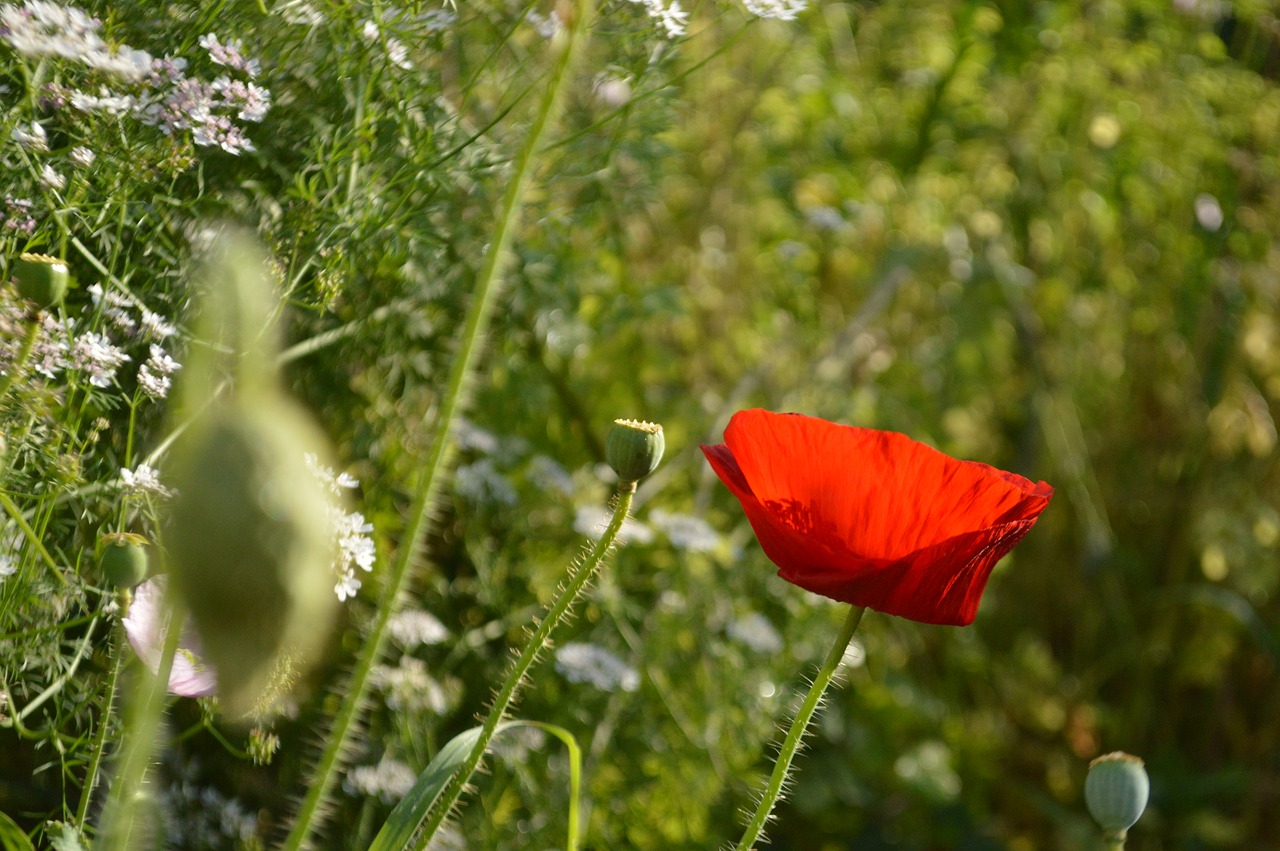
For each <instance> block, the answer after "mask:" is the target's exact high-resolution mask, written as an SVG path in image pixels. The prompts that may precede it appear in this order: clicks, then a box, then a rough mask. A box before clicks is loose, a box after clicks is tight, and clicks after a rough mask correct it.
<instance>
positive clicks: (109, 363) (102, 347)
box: [70, 331, 130, 388]
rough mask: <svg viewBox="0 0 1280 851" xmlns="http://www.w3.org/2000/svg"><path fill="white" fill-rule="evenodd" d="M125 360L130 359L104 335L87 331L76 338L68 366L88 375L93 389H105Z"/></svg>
mask: <svg viewBox="0 0 1280 851" xmlns="http://www.w3.org/2000/svg"><path fill="white" fill-rule="evenodd" d="M127 360H130V357H129V356H128V355H126V354H125V353H124V350H123V349H121V348H120V347H119V346H114V345H112V344H111V341H110V340H108V339H107V337H106V335H104V334H97V333H94V332H93V331H89V332H87V333H84V334H81V335H80V336H79V337H77V338H76V342H75V346H74V347H72V349H71V363H70V366H71V367H72V368H74V369H79V370H82V371H83V372H85V373H88V375H89V383H90V384H92V385H93V386H94V387H103V388H105V387H110V386H111V382H112V381H114V380H115V377H116V370H117V369H118V368H119V367H120V365H121V364H122V363H124V362H125V361H127Z"/></svg>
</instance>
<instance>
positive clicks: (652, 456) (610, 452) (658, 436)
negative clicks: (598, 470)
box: [604, 420, 666, 485]
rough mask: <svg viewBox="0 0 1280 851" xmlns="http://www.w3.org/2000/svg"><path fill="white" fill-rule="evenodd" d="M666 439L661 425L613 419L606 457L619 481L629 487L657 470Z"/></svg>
mask: <svg viewBox="0 0 1280 851" xmlns="http://www.w3.org/2000/svg"><path fill="white" fill-rule="evenodd" d="M665 448H666V440H665V439H664V438H663V436H662V426H660V425H658V424H657V423H649V422H641V421H638V420H614V421H613V428H612V429H610V430H609V437H608V439H607V440H606V441H605V447H604V454H605V458H606V460H608V462H609V466H610V467H612V468H613V471H614V472H615V473H617V474H618V481H619V483H621V484H624V485H627V484H632V483H635V482H638V481H640V480H641V479H643V478H644V477H645V476H647V475H649V474H650V473H652V472H653V471H654V470H656V469H657V468H658V463H659V462H660V461H662V452H663V450H664V449H665Z"/></svg>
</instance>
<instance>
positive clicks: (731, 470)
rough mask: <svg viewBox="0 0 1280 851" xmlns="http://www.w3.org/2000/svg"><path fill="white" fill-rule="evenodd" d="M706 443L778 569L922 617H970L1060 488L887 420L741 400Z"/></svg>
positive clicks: (849, 597) (850, 599)
mask: <svg viewBox="0 0 1280 851" xmlns="http://www.w3.org/2000/svg"><path fill="white" fill-rule="evenodd" d="M724 438H725V442H724V443H722V444H718V445H715V446H707V445H704V446H703V447H702V451H703V452H704V453H705V454H706V456H707V460H708V461H709V462H710V463H711V467H712V469H714V470H715V472H716V475H718V476H719V477H720V480H721V481H723V482H724V483H725V485H726V486H727V487H728V488H729V490H730V491H732V492H733V495H734V496H736V497H737V498H738V501H739V502H741V503H742V508H743V510H744V511H745V512H746V514H747V519H748V520H749V521H750V522H751V526H752V528H753V529H754V530H755V533H756V537H757V538H759V540H760V546H761V547H762V548H763V549H764V552H765V555H767V556H768V557H769V558H770V560H772V561H773V563H774V564H776V565H778V567H779V571H778V575H779V576H781V577H782V578H783V579H785V580H787V581H788V582H791V583H794V584H796V585H799V586H800V587H801V588H805V589H807V590H809V591H813V592H815V593H817V594H822V595H823V596H825V597H830V598H831V599H833V600H839V601H841V602H844V603H851V604H853V605H856V606H867V607H870V608H872V609H876V610H877V611H881V612H885V613H886V614H891V615H898V616H900V617H904V618H908V619H910V620H914V621H919V622H921V623H934V624H948V625H954V626H966V625H968V624H970V623H972V622H973V619H974V616H975V615H976V614H977V611H978V601H979V600H980V599H981V597H982V591H983V589H984V588H985V587H986V584H987V578H988V577H989V576H990V575H991V570H992V568H993V567H994V566H995V564H996V562H998V561H999V560H1000V559H1001V558H1002V557H1003V556H1004V555H1005V554H1006V553H1007V552H1009V550H1011V549H1013V547H1014V546H1015V545H1016V544H1017V543H1018V542H1019V541H1021V540H1022V538H1023V536H1024V535H1026V534H1027V532H1029V531H1030V530H1031V527H1032V526H1033V525H1035V522H1036V518H1038V517H1039V516H1040V512H1042V511H1043V510H1044V509H1045V506H1047V505H1048V504H1049V498H1050V497H1051V496H1052V495H1053V488H1051V487H1050V486H1049V485H1048V484H1046V483H1044V482H1039V483H1037V484H1032V483H1031V482H1030V481H1028V480H1027V479H1024V478H1023V477H1022V476H1019V475H1016V474H1014V473H1006V472H1004V471H1002V470H997V469H995V468H994V467H989V466H987V465H986V464H980V463H977V462H974V461H958V460H956V459H955V458H951V457H949V456H947V455H944V454H943V453H941V452H939V451H937V450H936V449H933V448H931V447H929V446H926V445H924V444H923V443H918V442H916V441H914V440H912V439H911V438H909V437H907V436H905V435H902V434H898V433H896V432H890V431H877V430H874V429H866V428H856V427H853V426H845V425H837V424H836V423H831V422H827V421H826V420H821V419H817V418H815V417H807V416H803V415H800V414H775V413H771V412H769V411H762V410H749V411H739V412H738V413H736V414H734V415H733V418H732V419H731V420H730V421H729V426H728V428H726V429H725V433H724Z"/></svg>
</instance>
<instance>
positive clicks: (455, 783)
mask: <svg viewBox="0 0 1280 851" xmlns="http://www.w3.org/2000/svg"><path fill="white" fill-rule="evenodd" d="M634 494H635V483H634V482H632V483H630V485H629V486H626V487H625V488H619V491H618V497H617V502H616V503H615V505H614V509H613V518H612V519H611V520H610V521H609V526H608V528H607V529H605V532H604V534H603V535H601V536H600V540H599V541H597V542H596V545H595V547H593V548H592V550H591V552H590V554H588V555H587V557H586V558H585V559H584V560H583V561H582V562H581V563H580V564H578V565H576V566H575V567H574V568H572V569H571V570H570V573H569V578H568V580H567V581H566V582H565V584H564V586H563V587H562V588H561V589H560V594H559V595H558V596H557V597H556V599H555V602H553V603H552V604H551V607H550V608H549V609H547V613H546V615H544V616H543V618H542V619H541V620H540V621H538V626H537V628H536V629H535V630H534V631H533V635H531V636H529V640H528V641H527V642H526V643H525V645H524V648H523V649H522V650H521V651H520V655H519V656H518V657H517V658H516V661H515V663H514V664H513V665H512V666H511V670H510V671H508V672H507V677H506V679H505V680H504V681H503V683H502V687H501V688H499V689H498V694H497V697H495V698H494V700H493V706H492V707H491V708H490V709H489V714H488V715H487V716H486V717H485V719H484V724H483V726H482V727H481V728H480V737H479V738H478V739H476V743H475V745H473V746H472V748H471V752H470V753H469V754H467V758H466V760H465V761H464V762H463V763H462V765H461V766H459V767H458V773H457V774H455V775H453V779H452V780H450V781H449V785H448V786H446V787H445V788H444V791H443V792H441V793H440V799H439V800H438V801H437V802H436V805H435V807H434V808H433V809H432V811H431V816H430V818H429V819H428V820H427V826H426V828H424V829H423V831H422V833H421V834H420V835H419V836H418V841H417V843H416V844H415V845H414V846H413V847H414V849H415V851H421V849H423V848H426V847H427V843H428V842H430V841H431V838H432V837H433V836H435V833H436V831H437V830H439V828H440V825H441V824H443V823H444V820H445V819H446V818H447V817H448V815H449V813H450V812H451V811H452V810H453V806H454V804H455V803H457V801H458V798H459V797H460V796H461V795H462V790H463V789H465V788H466V786H467V783H469V782H470V781H471V775H472V774H474V773H475V770H476V769H477V768H478V767H479V766H480V761H481V760H482V759H484V755H485V752H486V751H487V750H488V749H489V742H490V741H491V740H492V739H493V734H494V732H495V731H496V730H497V729H498V724H499V723H500V722H501V721H502V718H503V716H505V715H506V713H507V707H509V706H510V705H511V701H512V699H513V698H514V697H515V696H516V692H518V691H519V690H520V685H521V683H523V682H524V678H525V676H526V675H527V674H528V673H529V668H531V667H532V666H533V663H534V660H536V659H537V658H538V655H539V654H540V653H541V652H542V651H543V649H544V648H546V646H547V642H548V641H549V640H550V638H551V633H552V632H553V631H554V630H555V628H556V626H557V625H558V624H559V623H560V621H561V620H563V619H564V616H565V615H566V614H567V613H568V612H569V610H570V609H571V608H572V607H573V603H574V601H575V600H577V599H578V596H579V595H580V594H582V591H583V589H584V588H586V587H587V583H588V582H590V581H591V577H593V576H595V574H596V571H597V570H598V569H599V567H600V564H601V562H602V561H603V560H604V557H605V555H606V554H607V553H608V552H609V550H610V549H611V548H612V547H613V541H614V539H615V538H617V536H618V532H619V531H621V529H622V524H623V523H624V522H625V521H626V519H627V514H628V512H630V510H631V499H632V497H633V496H634Z"/></svg>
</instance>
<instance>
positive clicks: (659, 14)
mask: <svg viewBox="0 0 1280 851" xmlns="http://www.w3.org/2000/svg"><path fill="white" fill-rule="evenodd" d="M631 2H632V3H640V4H641V5H643V6H644V10H645V12H646V13H647V14H648V15H649V17H650V18H653V19H654V20H655V21H657V22H658V26H660V27H662V28H663V29H664V30H665V31H666V33H667V37H668V38H678V37H680V36H682V35H684V33H685V21H686V20H688V18H689V13H688V12H686V11H684V10H683V9H682V8H680V0H671V3H670V4H669V5H668V4H667V3H666V2H664V0H631Z"/></svg>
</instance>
